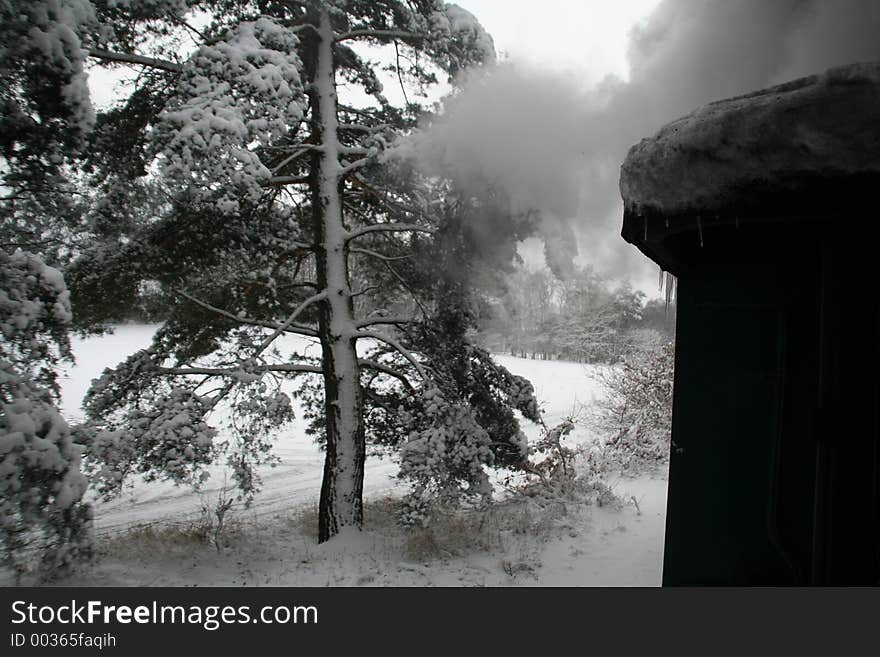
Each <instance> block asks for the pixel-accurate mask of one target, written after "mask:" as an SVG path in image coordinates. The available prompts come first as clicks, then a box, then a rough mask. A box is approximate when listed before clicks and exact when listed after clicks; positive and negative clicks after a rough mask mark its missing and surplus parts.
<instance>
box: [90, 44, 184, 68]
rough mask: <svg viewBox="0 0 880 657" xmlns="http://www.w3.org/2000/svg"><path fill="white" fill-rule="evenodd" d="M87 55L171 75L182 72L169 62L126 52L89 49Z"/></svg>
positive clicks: (175, 64) (176, 65)
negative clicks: (153, 69) (154, 69)
mask: <svg viewBox="0 0 880 657" xmlns="http://www.w3.org/2000/svg"><path fill="white" fill-rule="evenodd" d="M88 53H89V56H90V57H94V58H95V59H102V60H105V61H109V62H117V63H120V64H136V65H139V66H148V67H150V68H158V69H160V70H163V71H169V72H171V73H180V72H181V71H182V70H183V66H181V65H180V64H178V63H176V62H169V61H168V60H165V59H156V58H155V57H144V56H143V55H133V54H131V53H127V52H110V51H109V50H100V49H98V48H89V50H88Z"/></svg>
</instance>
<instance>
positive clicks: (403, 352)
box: [352, 331, 428, 380]
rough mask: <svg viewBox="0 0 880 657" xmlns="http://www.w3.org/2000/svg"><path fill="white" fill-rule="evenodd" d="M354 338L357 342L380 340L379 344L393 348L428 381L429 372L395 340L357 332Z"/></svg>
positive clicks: (370, 332) (369, 332)
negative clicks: (361, 340) (370, 339)
mask: <svg viewBox="0 0 880 657" xmlns="http://www.w3.org/2000/svg"><path fill="white" fill-rule="evenodd" d="M352 337H354V338H355V339H356V340H360V339H363V338H372V339H374V340H378V341H379V342H384V343H385V344H387V345H388V346H390V347H393V348H394V349H395V350H396V351H397V352H398V353H399V354H400V355H401V356H403V357H404V358H406V359H407V360H408V361H409V362H410V363H411V364H412V366H413V367H415V368H416V371H417V372H418V373H419V376H420V377H422V379H423V380H427V379H428V372H427V371H426V370H425V368H424V367H423V366H422V364H421V363H420V362H419V361H418V359H417V358H416V357H415V356H414V355H413V354H412V352H410V351H409V350H408V349H407V348H406V347H404V346H403V345H402V344H400V343H399V342H398V341H397V340H395V339H394V338H392V337H390V336H387V335H383V334H382V333H376V332H375V331H357V332H356V333H355V334H354V335H353V336H352Z"/></svg>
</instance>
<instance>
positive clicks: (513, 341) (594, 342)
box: [479, 267, 675, 363]
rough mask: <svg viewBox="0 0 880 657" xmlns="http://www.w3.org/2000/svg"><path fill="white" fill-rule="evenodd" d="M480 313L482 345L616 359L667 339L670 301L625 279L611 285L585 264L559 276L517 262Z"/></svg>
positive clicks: (545, 355) (549, 356)
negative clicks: (497, 294) (498, 293)
mask: <svg viewBox="0 0 880 657" xmlns="http://www.w3.org/2000/svg"><path fill="white" fill-rule="evenodd" d="M505 288H506V289H505V290H504V292H503V293H502V294H501V296H500V297H497V298H494V299H492V300H491V301H490V302H489V304H488V307H487V308H486V309H485V312H484V313H483V319H482V322H481V324H480V332H479V338H480V340H481V342H482V343H483V344H484V346H486V347H487V348H488V349H491V350H492V351H495V352H499V353H509V354H511V355H513V356H519V357H522V358H533V359H541V360H553V359H556V360H570V361H575V362H584V363H616V362H618V361H620V360H621V359H622V358H623V357H624V356H626V355H628V354H632V353H635V352H640V351H644V350H646V349H650V348H653V347H656V346H659V345H661V344H665V343H668V342H670V341H671V340H672V338H673V334H674V331H675V303H674V301H673V302H671V303H670V304H669V305H667V304H666V302H665V301H663V300H659V299H650V300H648V299H646V295H645V294H644V293H643V292H640V291H638V290H634V289H633V288H632V286H631V285H630V284H629V283H620V284H617V285H613V284H612V283H611V282H609V281H608V280H607V279H605V278H604V277H603V276H601V275H599V274H598V273H596V272H595V271H594V270H593V269H592V268H591V267H579V268H574V270H573V272H572V273H571V275H570V276H568V277H567V278H566V280H560V279H559V278H558V277H557V276H556V275H554V274H553V273H552V272H551V271H550V270H546V269H543V270H536V271H530V270H528V269H525V268H520V269H517V270H516V271H514V272H513V273H512V274H511V275H510V276H509V278H508V280H507V284H506V286H505Z"/></svg>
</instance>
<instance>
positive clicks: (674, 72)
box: [414, 0, 880, 295]
mask: <svg viewBox="0 0 880 657" xmlns="http://www.w3.org/2000/svg"><path fill="white" fill-rule="evenodd" d="M458 2H459V3H460V4H461V5H462V6H463V7H464V8H466V9H468V10H469V11H471V12H472V13H473V14H475V15H476V17H477V18H478V19H479V20H480V22H481V23H482V24H483V25H484V27H485V28H486V29H487V30H488V31H489V32H490V33H491V34H492V35H493V37H494V39H495V44H496V47H497V49H498V50H499V51H500V52H501V53H507V55H508V58H507V60H506V61H505V60H504V59H503V58H502V63H501V64H500V65H499V66H498V67H496V68H495V69H493V70H491V71H490V73H489V74H488V75H486V76H484V77H480V78H476V79H473V80H471V81H470V82H469V83H467V84H465V86H464V92H463V93H461V94H459V95H458V96H457V97H456V98H455V99H454V100H453V101H452V102H449V103H447V106H446V109H445V112H444V114H443V116H442V117H441V118H440V119H439V120H438V121H436V122H435V124H434V125H433V126H432V127H431V128H430V130H428V131H426V132H425V133H424V134H423V135H420V136H419V141H418V143H417V145H416V148H415V149H414V150H415V152H417V153H419V154H420V157H421V158H422V159H423V161H424V163H425V166H426V167H434V168H438V169H440V170H441V171H443V170H444V169H445V172H446V173H450V174H452V175H453V176H454V177H457V178H459V179H462V180H476V179H488V180H491V181H492V186H493V188H495V189H498V188H499V187H501V188H504V189H506V191H507V192H508V193H509V194H510V196H511V197H512V198H513V200H514V202H515V204H518V205H519V206H521V207H522V208H523V209H534V210H537V211H538V212H539V213H540V214H541V216H542V217H544V219H545V222H544V223H545V225H544V230H545V234H546V237H547V238H548V240H549V241H550V243H551V244H550V248H549V249H548V256H551V257H552V258H554V259H555V260H556V262H555V263H548V264H551V265H553V264H555V265H557V266H561V265H563V264H564V262H563V261H564V260H566V259H569V260H570V259H571V257H572V256H574V255H575V251H574V248H573V247H574V246H575V244H576V245H577V253H578V255H577V258H576V262H577V261H579V262H581V263H589V264H592V265H593V266H594V267H595V268H596V269H598V270H599V271H602V272H604V273H606V274H608V275H609V276H611V277H612V278H616V279H623V278H629V279H630V280H631V281H632V282H633V283H635V284H636V285H637V286H638V287H639V288H641V289H643V290H644V291H645V292H647V293H649V294H652V295H654V294H658V290H657V267H656V266H655V265H653V264H652V263H650V262H649V261H648V260H647V259H646V258H644V257H643V256H641V254H640V253H639V252H638V251H637V250H636V249H635V248H634V247H632V246H630V245H628V244H627V243H626V242H624V241H623V239H622V238H621V237H620V228H621V224H622V203H621V199H620V193H619V188H618V178H619V170H620V165H621V163H622V162H623V160H624V158H625V157H626V153H627V150H628V149H629V147H630V146H632V145H633V144H635V143H637V142H638V141H639V140H640V139H642V138H644V137H649V136H651V135H652V134H654V133H655V132H656V131H657V130H658V129H659V128H660V127H661V126H662V125H664V124H665V123H667V122H669V121H672V120H674V119H676V118H678V117H680V116H682V115H684V114H687V113H688V112H690V111H692V110H695V109H697V108H699V107H700V106H701V105H704V104H705V103H707V102H711V101H713V100H718V99H722V98H727V97H730V96H734V95H738V94H742V93H746V92H749V91H753V90H757V89H761V88H764V87H767V86H770V85H773V84H777V83H781V82H784V81H787V80H791V79H794V78H796V77H801V76H804V75H809V74H813V73H819V72H822V71H824V70H826V69H827V68H829V67H832V66H837V65H844V64H849V63H852V62H858V61H869V60H876V59H880V0H627V1H625V2H624V1H619V2H611V1H607V0H606V1H602V0H578V1H571V2H566V1H563V0H543V1H542V2H540V3H535V2H525V1H519V0H508V1H506V2H500V1H497V0H458ZM606 76H608V77H606ZM575 237H576V238H577V239H576V240H575ZM533 253H534V252H533Z"/></svg>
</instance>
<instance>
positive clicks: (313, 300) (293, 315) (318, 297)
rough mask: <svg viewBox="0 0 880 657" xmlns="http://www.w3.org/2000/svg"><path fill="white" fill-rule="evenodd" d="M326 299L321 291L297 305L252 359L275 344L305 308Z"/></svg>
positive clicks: (264, 341) (325, 295)
mask: <svg viewBox="0 0 880 657" xmlns="http://www.w3.org/2000/svg"><path fill="white" fill-rule="evenodd" d="M326 298H327V292H326V291H321V292H319V293H318V294H315V295H312V296H310V297H309V298H308V299H306V300H305V301H303V302H302V303H301V304H299V306H297V308H296V310H294V311H293V312H292V313H291V314H290V317H288V318H287V319H286V320H285V321H284V323H283V324H281V326H279V327H278V328H277V329H275V332H274V333H272V335H270V336H269V337H267V338H266V339H265V340H263V342H262V343H261V344H260V346H259V347H258V348H257V351H256V352H255V353H254V358H256V357H257V356H259V355H260V354H261V353H263V352H264V351H266V349H268V348H269V345H271V344H272V343H273V342H275V340H276V339H277V338H278V336H279V335H281V334H282V333H284V332H285V331H287V330H288V329H289V328H290V327H291V326H293V323H294V322H295V321H296V318H297V317H299V316H300V315H301V314H302V312H303V311H304V310H305V309H306V308H308V307H309V306H311V305H312V304H313V303H317V302H318V301H323V300H324V299H326Z"/></svg>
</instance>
